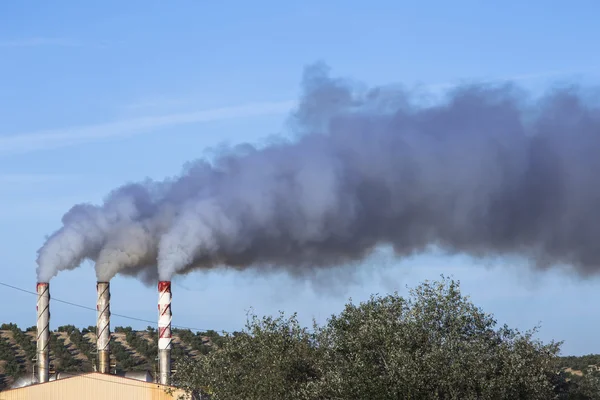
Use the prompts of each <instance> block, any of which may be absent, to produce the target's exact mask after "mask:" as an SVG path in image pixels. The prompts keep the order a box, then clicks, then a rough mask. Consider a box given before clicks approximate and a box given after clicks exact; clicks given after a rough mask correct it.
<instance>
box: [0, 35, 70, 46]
mask: <svg viewBox="0 0 600 400" xmlns="http://www.w3.org/2000/svg"><path fill="white" fill-rule="evenodd" d="M79 45H80V43H79V42H78V41H76V40H72V39H65V38H51V37H31V38H21V39H0V48H2V47H4V48H6V47H41V46H55V47H76V46H79Z"/></svg>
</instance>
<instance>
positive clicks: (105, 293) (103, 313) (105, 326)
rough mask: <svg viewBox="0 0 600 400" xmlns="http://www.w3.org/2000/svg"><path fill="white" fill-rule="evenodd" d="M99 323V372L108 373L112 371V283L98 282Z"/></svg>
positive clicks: (97, 331)
mask: <svg viewBox="0 0 600 400" xmlns="http://www.w3.org/2000/svg"><path fill="white" fill-rule="evenodd" d="M96 290H97V292H98V302H97V303H96V310H98V323H97V326H96V340H97V342H96V347H97V349H98V372H100V373H101V374H108V373H109V372H110V371H109V370H110V348H109V346H110V283H108V282H98V283H97V284H96Z"/></svg>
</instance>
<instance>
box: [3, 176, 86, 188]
mask: <svg viewBox="0 0 600 400" xmlns="http://www.w3.org/2000/svg"><path fill="white" fill-rule="evenodd" d="M78 177H79V176H78V175H73V174H45V173H40V174H36V173H0V186H3V185H15V184H25V185H35V184H40V183H59V182H67V181H72V180H73V179H77V178H78Z"/></svg>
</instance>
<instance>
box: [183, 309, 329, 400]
mask: <svg viewBox="0 0 600 400" xmlns="http://www.w3.org/2000/svg"><path fill="white" fill-rule="evenodd" d="M222 338H223V342H222V346H223V347H222V348H220V349H219V350H218V351H213V352H210V353H209V354H208V355H207V356H204V357H201V358H200V359H199V360H198V361H193V360H191V359H184V360H182V361H180V362H178V363H177V367H176V368H177V372H176V373H175V374H174V380H175V383H176V384H177V385H178V386H180V387H183V388H186V389H187V390H188V391H194V392H203V393H212V392H213V391H214V398H215V399H240V398H243V399H248V400H251V399H282V400H286V399H296V398H299V397H297V396H298V393H301V392H302V391H303V390H304V389H303V386H305V385H306V383H307V382H309V381H311V380H314V379H317V378H318V375H317V374H318V373H317V371H316V369H315V368H316V353H317V348H316V346H314V339H315V336H314V334H312V333H309V331H308V330H307V329H305V328H302V327H301V326H300V324H299V323H298V320H297V318H296V315H293V316H291V317H289V318H285V316H284V315H283V314H281V315H280V316H279V317H277V318H273V317H264V318H262V319H259V318H258V317H257V316H255V315H252V316H250V318H249V319H248V322H247V324H246V331H245V332H243V333H241V334H240V333H238V334H237V335H236V336H233V335H228V334H226V335H225V336H224V337H222Z"/></svg>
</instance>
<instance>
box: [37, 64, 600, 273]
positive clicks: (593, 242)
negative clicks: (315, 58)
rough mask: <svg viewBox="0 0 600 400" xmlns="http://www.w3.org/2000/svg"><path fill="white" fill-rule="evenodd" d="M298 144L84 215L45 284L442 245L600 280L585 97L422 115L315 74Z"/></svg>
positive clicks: (335, 259)
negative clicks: (90, 271) (88, 275)
mask: <svg viewBox="0 0 600 400" xmlns="http://www.w3.org/2000/svg"><path fill="white" fill-rule="evenodd" d="M302 88H303V94H302V97H301V99H300V102H299V105H298V108H297V109H296V111H295V112H294V113H293V115H292V118H291V121H292V122H293V123H292V124H290V127H291V128H293V131H294V133H295V135H294V136H293V139H289V140H283V139H282V140H281V141H279V142H276V143H271V144H269V145H267V146H264V147H260V148H258V147H253V146H251V145H243V146H236V147H233V148H229V149H227V150H224V151H223V152H222V153H220V154H219V155H218V156H217V157H215V159H211V160H210V161H209V160H206V159H202V160H198V161H196V162H194V163H191V164H189V165H187V166H186V168H185V170H184V172H183V173H182V175H181V176H179V177H177V178H173V179H167V180H165V181H160V182H158V181H150V180H148V181H145V182H141V183H132V184H127V185H125V186H123V187H121V188H118V189H116V190H114V191H113V192H112V193H111V194H110V195H109V196H108V197H107V198H106V200H105V202H104V204H103V205H99V206H95V205H89V204H81V205H76V206H74V207H73V208H72V209H71V210H70V211H69V212H67V213H66V214H65V216H64V217H63V219H62V223H63V226H62V227H61V228H60V229H59V230H58V231H57V232H55V233H54V234H53V235H52V236H51V237H50V238H49V239H48V240H47V242H46V243H45V244H44V246H43V247H42V248H41V249H40V250H39V255H38V260H37V261H38V265H39V266H38V270H37V272H38V280H39V281H42V282H43V281H48V280H49V279H50V278H52V277H53V276H55V275H56V274H57V273H58V272H59V271H61V270H66V269H72V268H76V267H77V266H78V265H79V264H80V263H81V262H82V261H83V260H86V259H89V260H92V261H94V262H95V263H96V272H97V275H98V279H99V280H102V281H107V280H109V279H110V278H112V277H113V276H114V275H115V274H117V273H120V274H129V275H135V276H141V277H143V278H144V279H146V280H156V279H157V278H160V279H162V280H169V279H171V277H172V276H173V275H174V274H181V273H186V272H188V271H191V270H194V269H208V268H214V267H218V266H231V267H235V268H240V269H243V268H255V269H257V270H267V269H269V270H270V269H273V268H277V269H281V270H286V271H288V272H290V273H291V274H292V275H302V274H304V273H305V272H308V271H311V270H312V269H314V268H321V267H330V266H339V265H341V264H345V263H351V262H356V261H360V260H362V259H363V258H365V257H366V256H368V255H369V254H371V253H372V252H373V250H374V249H375V248H376V247H377V246H378V245H391V246H392V247H393V249H394V251H395V253H396V254H397V255H398V256H399V257H402V256H406V255H411V254H414V253H419V252H423V251H426V250H427V249H428V247H430V246H437V247H438V248H441V249H443V250H446V251H448V252H451V253H463V254H468V255H471V256H475V257H487V256H503V255H516V256H522V257H524V258H526V259H527V260H529V261H530V262H531V263H532V265H534V266H535V267H539V268H547V267H550V266H553V265H564V264H567V265H570V266H572V268H574V270H576V271H577V272H578V273H580V274H582V275H588V274H592V273H595V272H596V271H598V270H599V269H600V246H599V245H598V243H597V240H598V238H600V214H599V213H598V207H599V206H600V184H599V182H600V181H599V178H598V176H599V174H600V152H599V151H600V112H599V111H600V109H599V107H598V105H597V103H595V102H594V101H593V96H591V95H593V94H595V93H594V92H592V91H591V92H589V93H586V92H585V91H583V90H580V89H575V88H570V87H569V88H562V89H554V90H551V91H549V92H548V93H547V94H545V95H544V96H542V97H541V98H537V99H532V98H531V97H530V96H528V95H527V93H526V92H525V91H523V90H521V89H519V88H516V87H514V86H511V85H502V86H486V85H466V86H462V87H458V88H456V89H454V90H452V91H451V92H449V93H448V94H447V95H446V96H445V97H444V98H443V100H440V101H436V102H430V103H429V104H423V102H422V98H421V97H420V96H417V95H415V94H413V93H411V92H409V91H404V90H402V89H391V88H375V89H365V88H362V87H361V86H360V85H356V84H353V83H352V82H348V81H345V80H341V79H334V78H331V77H330V76H329V73H328V70H327V68H325V67H323V66H321V65H316V66H312V67H310V68H307V70H306V71H305V75H304V78H303V86H302Z"/></svg>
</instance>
